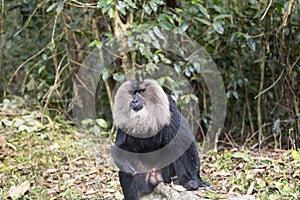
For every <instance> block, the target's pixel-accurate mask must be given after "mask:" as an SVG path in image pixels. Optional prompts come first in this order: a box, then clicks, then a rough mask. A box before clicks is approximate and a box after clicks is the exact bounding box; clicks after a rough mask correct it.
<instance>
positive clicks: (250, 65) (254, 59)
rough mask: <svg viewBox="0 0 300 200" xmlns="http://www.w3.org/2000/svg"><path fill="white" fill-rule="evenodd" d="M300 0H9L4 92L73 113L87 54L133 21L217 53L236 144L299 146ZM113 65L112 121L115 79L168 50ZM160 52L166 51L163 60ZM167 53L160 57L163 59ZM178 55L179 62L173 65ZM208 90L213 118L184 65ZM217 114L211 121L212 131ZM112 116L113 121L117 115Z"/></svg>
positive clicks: (225, 137) (2, 53) (4, 8)
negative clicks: (78, 74) (76, 82)
mask: <svg viewBox="0 0 300 200" xmlns="http://www.w3.org/2000/svg"><path fill="white" fill-rule="evenodd" d="M299 22H300V15H299V1H298V2H297V1H296V0H289V1H283V0H278V1H267V0H261V1H256V0H247V1H246V0H245V1H238V0H229V1H219V0H206V1H205V0H191V1H163V0H150V1H138V0H135V1H133V0H125V1H113V0H109V1H104V0H99V1H87V2H84V3H83V2H81V1H76V0H68V1H48V0H44V1H35V0H30V1H25V0H24V1H9V0H2V1H1V20H0V23H1V26H0V27H1V29H0V33H1V35H0V41H1V48H0V60H1V62H0V79H1V81H0V94H1V96H0V97H1V99H2V100H3V98H6V97H8V96H10V95H21V96H22V97H24V99H26V101H27V102H28V103H29V104H30V103H31V102H36V103H37V104H40V105H41V109H42V111H43V112H46V113H48V114H50V115H51V117H55V116H57V115H64V116H66V117H69V118H70V117H71V116H70V109H71V108H72V97H73V88H72V87H73V82H74V78H75V74H76V72H77V71H78V68H79V67H80V64H81V63H82V62H83V60H84V58H85V56H86V55H87V54H88V53H89V52H90V51H91V50H92V49H93V48H95V46H97V45H101V42H102V41H104V40H105V39H107V38H110V37H113V36H115V35H118V34H120V33H122V32H125V31H126V30H127V29H141V30H147V29H150V28H152V27H155V26H158V27H160V28H164V29H168V30H179V31H180V32H181V33H186V34H187V35H188V36H189V37H190V38H192V39H193V40H195V41H197V42H198V43H199V44H200V45H201V46H203V47H204V48H205V49H206V50H207V51H208V52H209V53H210V55H211V57H212V58H213V60H214V61H215V63H216V64H217V67H218V69H219V70H220V72H221V74H222V78H223V80H224V85H225V89H226V103H227V118H226V123H225V126H224V129H223V131H222V134H221V136H220V141H223V142H224V144H225V145H229V146H232V147H237V146H241V145H244V146H247V147H261V146H269V147H275V148H289V149H290V148H296V147H299V141H300V138H299V133H300V122H299V119H300V114H299V96H300V86H299V84H300V82H299V78H300V74H299V73H300V72H299V71H300V67H299V58H300V55H299V51H300V48H299V46H300V28H299ZM134 55H135V56H134V57H133V56H132V54H131V55H130V57H131V59H130V62H128V61H125V60H122V59H120V61H119V62H117V63H114V65H113V67H109V68H107V69H106V71H105V74H104V75H103V76H105V77H103V80H104V81H105V84H102V85H105V86H108V87H104V86H102V87H103V88H99V89H100V90H101V91H103V92H101V95H98V97H97V98H100V100H101V101H100V102H102V104H103V105H102V106H98V107H99V109H98V112H99V115H100V116H101V117H102V118H104V119H106V120H107V121H108V122H111V114H110V110H109V109H108V108H109V103H105V102H109V97H108V95H107V90H109V89H111V88H112V86H113V85H114V84H113V81H112V80H113V79H114V78H115V79H117V78H116V77H119V76H120V74H124V73H126V70H130V69H133V68H137V67H139V66H141V65H143V64H147V63H157V62H161V63H167V65H169V66H170V67H173V68H174V67H178V63H176V60H172V57H171V58H170V60H169V59H168V60H166V59H164V58H165V56H166V57H167V53H164V52H160V53H157V52H155V51H154V50H153V51H152V52H150V53H149V54H146V53H145V52H135V54H134ZM157 57H158V58H157ZM157 59H159V60H158V61H157ZM169 61H171V63H169ZM179 67H180V70H179V71H180V72H181V73H182V74H184V76H185V77H186V78H187V79H188V80H189V81H190V83H191V84H192V86H193V88H194V89H195V93H196V94H197V95H199V96H198V97H199V99H200V101H199V102H200V103H199V104H200V108H202V111H203V113H202V116H203V119H205V117H206V116H207V113H208V112H209V103H207V102H209V95H208V93H207V90H206V88H205V84H204V83H203V82H202V81H201V79H200V78H199V77H200V76H199V73H197V71H196V70H195V68H193V66H191V65H183V66H179ZM207 121H208V120H204V122H203V124H204V129H205V125H207V124H206V123H207ZM109 124H111V123H109Z"/></svg>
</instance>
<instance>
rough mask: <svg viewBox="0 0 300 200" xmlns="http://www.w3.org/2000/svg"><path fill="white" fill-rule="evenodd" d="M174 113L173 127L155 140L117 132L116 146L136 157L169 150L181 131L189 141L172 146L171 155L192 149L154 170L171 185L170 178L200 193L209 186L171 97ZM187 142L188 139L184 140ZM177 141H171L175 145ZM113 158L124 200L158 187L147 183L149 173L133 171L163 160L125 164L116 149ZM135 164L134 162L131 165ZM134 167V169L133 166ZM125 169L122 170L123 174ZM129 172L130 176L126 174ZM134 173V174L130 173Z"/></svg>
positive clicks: (183, 120)
mask: <svg viewBox="0 0 300 200" xmlns="http://www.w3.org/2000/svg"><path fill="white" fill-rule="evenodd" d="M169 102H170V106H169V109H170V111H171V123H170V124H169V125H166V126H164V127H163V128H162V129H161V130H160V131H159V132H158V133H157V134H156V135H155V136H152V137H149V138H137V137H133V136H130V135H128V134H126V133H125V132H123V131H122V130H121V129H118V133H117V138H116V143H115V145H116V146H117V147H119V148H121V149H123V150H126V151H129V152H134V153H149V152H153V151H156V150H160V149H161V148H163V147H164V146H166V145H167V144H168V143H169V142H170V141H171V140H172V139H173V138H174V137H175V136H176V134H179V133H177V132H178V131H180V130H184V131H182V132H183V133H180V134H184V136H185V137H186V138H187V141H180V142H177V143H175V144H174V145H171V146H170V147H169V149H168V151H170V152H174V153H175V152H178V151H180V150H182V149H180V148H181V144H184V143H185V142H189V139H191V140H193V141H191V140H190V141H191V145H190V146H189V148H188V149H187V150H186V151H185V153H184V154H183V155H181V156H180V157H179V158H178V159H177V160H176V161H174V162H172V163H171V164H170V165H168V166H166V167H164V168H163V169H155V170H156V171H157V173H160V174H161V175H162V177H163V180H164V182H165V183H170V182H171V178H172V177H174V176H177V179H178V181H179V183H180V184H181V185H183V186H184V187H185V188H187V189H188V190H197V189H198V188H199V187H201V186H207V185H208V183H206V182H204V181H202V180H201V178H200V176H199V173H200V171H199V168H200V161H199V156H198V151H197V147H196V143H195V141H194V138H193V135H192V131H191V129H190V126H189V124H188V122H187V120H186V119H184V118H183V116H182V115H181V113H180V112H179V110H178V109H177V107H176V105H175V103H174V102H173V100H172V99H171V98H170V97H169ZM180 124H181V126H184V129H179V126H180ZM184 140H185V139H184ZM173 141H174V140H172V142H173ZM112 154H113V158H114V161H115V163H116V164H117V166H118V167H119V168H120V172H119V178H120V183H121V186H122V190H123V193H124V197H125V200H138V199H139V195H141V194H142V195H144V194H148V193H150V192H151V191H152V190H153V189H154V187H155V185H152V184H151V183H150V182H149V181H146V176H147V173H135V171H134V169H135V168H137V166H139V167H141V166H142V167H143V166H149V164H151V165H153V163H158V162H160V161H161V159H166V158H164V157H163V155H162V157H161V158H152V160H149V159H147V160H136V161H135V162H134V163H135V164H129V163H128V162H127V161H126V160H124V155H122V153H121V152H120V151H119V150H118V149H116V148H113V150H112ZM131 163H132V162H131ZM134 165H135V166H134ZM122 169H123V170H122ZM126 171H127V172H126ZM128 171H131V172H128Z"/></svg>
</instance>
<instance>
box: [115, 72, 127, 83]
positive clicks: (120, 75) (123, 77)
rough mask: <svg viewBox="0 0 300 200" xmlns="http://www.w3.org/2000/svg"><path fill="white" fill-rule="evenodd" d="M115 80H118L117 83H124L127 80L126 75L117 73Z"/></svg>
mask: <svg viewBox="0 0 300 200" xmlns="http://www.w3.org/2000/svg"><path fill="white" fill-rule="evenodd" d="M113 79H114V80H116V81H117V82H123V81H124V80H125V76H124V74H121V73H115V74H114V75H113Z"/></svg>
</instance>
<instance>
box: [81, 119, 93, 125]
mask: <svg viewBox="0 0 300 200" xmlns="http://www.w3.org/2000/svg"><path fill="white" fill-rule="evenodd" d="M93 123H94V120H93V119H84V120H82V121H81V124H82V125H83V126H85V125H89V124H93Z"/></svg>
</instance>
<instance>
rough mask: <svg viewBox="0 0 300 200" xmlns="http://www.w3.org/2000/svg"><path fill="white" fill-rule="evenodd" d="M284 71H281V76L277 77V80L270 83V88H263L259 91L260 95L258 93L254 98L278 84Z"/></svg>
mask: <svg viewBox="0 0 300 200" xmlns="http://www.w3.org/2000/svg"><path fill="white" fill-rule="evenodd" d="M283 73H284V71H282V72H281V74H280V75H279V77H278V78H277V80H276V81H275V82H274V83H273V84H272V85H270V86H269V87H268V88H266V89H265V90H263V91H261V92H260V93H258V95H256V96H255V97H254V99H257V98H258V97H259V96H260V95H262V94H264V93H266V92H267V91H268V90H270V89H271V88H272V87H274V86H275V85H276V84H277V82H278V81H279V80H280V79H281V77H282V75H283Z"/></svg>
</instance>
